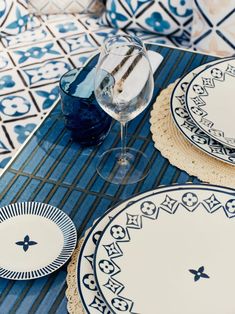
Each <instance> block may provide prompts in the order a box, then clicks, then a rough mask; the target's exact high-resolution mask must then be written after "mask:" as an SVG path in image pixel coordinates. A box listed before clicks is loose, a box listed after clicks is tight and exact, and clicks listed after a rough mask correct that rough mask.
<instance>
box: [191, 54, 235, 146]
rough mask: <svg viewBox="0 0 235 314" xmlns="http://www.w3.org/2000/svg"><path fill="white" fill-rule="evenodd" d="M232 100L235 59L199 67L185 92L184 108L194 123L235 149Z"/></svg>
mask: <svg viewBox="0 0 235 314" xmlns="http://www.w3.org/2000/svg"><path fill="white" fill-rule="evenodd" d="M234 99H235V58H233V59H229V60H228V59H225V60H223V61H221V62H219V63H216V64H215V65H212V66H211V67H209V68H206V69H205V70H202V71H201V72H200V73H199V74H197V75H196V76H195V77H194V79H193V80H192V81H191V82H190V85H189V87H188V89H187V92H186V107H187V109H188V112H189V114H190V116H191V118H192V119H193V121H194V123H195V124H196V125H197V126H198V127H199V128H200V129H201V130H202V131H203V132H204V133H206V134H207V135H208V136H209V137H211V138H213V139H215V140H216V141H218V142H220V143H222V144H223V145H226V146H228V147H230V148H235V123H234V117H235V106H234Z"/></svg>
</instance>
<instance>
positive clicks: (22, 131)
mask: <svg viewBox="0 0 235 314" xmlns="http://www.w3.org/2000/svg"><path fill="white" fill-rule="evenodd" d="M36 126H37V125H36V124H34V123H28V124H26V125H15V126H14V131H15V133H16V134H18V136H17V140H18V142H19V143H21V144H22V143H24V141H25V140H26V138H27V137H28V136H29V135H30V134H31V133H32V131H33V130H34V129H35V127H36Z"/></svg>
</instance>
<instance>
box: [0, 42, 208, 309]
mask: <svg viewBox="0 0 235 314" xmlns="http://www.w3.org/2000/svg"><path fill="white" fill-rule="evenodd" d="M155 49H156V51H158V52H160V53H161V54H162V55H163V56H164V61H163V62H162V64H161V65H160V67H159V69H158V71H157V72H156V74H155V91H154V96H153V100H155V99H156V96H157V95H158V94H159V92H160V91H161V90H162V89H163V88H165V87H166V86H168V85H169V84H170V83H172V82H174V81H175V80H176V79H177V78H179V77H180V76H182V75H183V74H185V73H187V72H188V71H190V70H192V69H193V68H195V67H197V66H198V65H200V64H203V63H205V62H208V61H211V60H213V59H214V58H213V57H209V56H204V55H200V54H195V53H192V52H186V51H181V50H177V49H170V48H166V47H158V46H155ZM151 107H152V106H151V105H150V106H149V107H148V109H147V110H145V111H144V112H143V113H142V114H141V115H140V116H139V117H137V118H136V119H134V120H133V121H132V122H130V124H129V130H128V132H129V135H130V137H129V142H128V144H129V145H130V146H131V147H134V148H137V149H141V150H142V151H143V152H145V154H147V156H148V157H149V162H150V167H151V170H150V174H149V175H148V176H147V178H146V179H145V180H144V181H142V182H139V183H137V184H133V185H130V186H118V185H113V184H110V183H108V182H105V181H104V180H102V179H101V178H100V177H99V176H98V175H97V174H96V171H95V167H96V162H97V157H98V155H99V154H100V153H101V152H103V151H104V150H106V149H108V148H111V147H116V146H117V145H118V144H119V139H120V134H119V125H118V124H117V123H115V124H114V125H113V127H112V129H111V131H110V134H109V135H108V137H107V138H106V140H105V141H104V143H103V144H102V145H101V146H99V147H93V148H85V149H84V148H83V149H82V148H81V147H80V146H79V145H78V144H76V143H74V142H72V141H71V140H70V134H69V133H68V131H67V130H66V129H65V128H64V123H63V118H62V115H61V111H60V106H57V107H56V108H55V109H54V110H53V112H52V113H51V114H50V115H49V117H48V118H47V119H46V120H45V121H44V122H43V124H42V125H41V126H40V128H39V129H38V130H37V131H36V132H35V133H34V135H33V136H32V137H31V139H30V140H29V141H28V143H27V144H26V145H25V147H24V148H23V150H22V151H21V152H20V153H19V154H18V156H17V157H16V158H15V159H14V161H13V162H12V164H11V165H10V166H9V168H8V169H7V171H5V173H4V174H3V175H2V176H1V178H0V206H4V205H7V204H9V203H13V202H20V201H33V200H34V201H38V202H44V203H49V204H51V205H54V206H57V207H59V208H60V209H62V210H64V211H65V212H66V213H67V214H68V215H69V216H70V217H71V218H72V219H73V221H74V223H75V225H76V227H77V230H78V238H80V237H81V236H82V235H83V234H84V232H85V230H87V228H89V227H90V226H91V225H92V223H93V221H94V220H95V219H96V218H98V217H100V216H101V215H102V213H104V212H105V211H106V210H107V209H108V208H109V207H110V206H112V205H114V204H116V203H118V202H119V201H120V200H122V199H125V198H127V197H129V196H131V195H134V194H137V193H139V192H144V191H147V190H149V189H151V188H156V187H157V186H159V185H162V184H174V183H185V182H195V183H196V182H197V183H198V180H197V179H196V178H194V177H190V176H189V175H188V174H187V173H185V172H183V171H181V170H179V169H177V168H176V167H174V166H172V165H171V164H169V162H168V160H167V159H165V158H163V157H162V156H161V154H160V152H159V151H158V150H156V149H155V148H154V145H153V141H152V137H151V133H150V124H149V113H150V110H151ZM66 267H67V265H64V267H62V268H61V269H60V270H59V271H57V272H55V273H53V274H52V275H50V276H46V277H44V278H41V279H37V280H32V281H21V282H14V281H9V280H5V279H0V313H23V314H25V313H66V312H67V310H66V306H67V300H66V296H65V290H66Z"/></svg>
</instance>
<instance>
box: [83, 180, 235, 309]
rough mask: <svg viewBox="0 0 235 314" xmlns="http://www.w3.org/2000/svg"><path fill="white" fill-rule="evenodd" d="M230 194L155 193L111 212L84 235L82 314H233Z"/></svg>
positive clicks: (185, 188) (181, 189) (234, 207)
mask: <svg viewBox="0 0 235 314" xmlns="http://www.w3.org/2000/svg"><path fill="white" fill-rule="evenodd" d="M234 238H235V192H234V190H231V189H227V188H222V187H217V186H212V185H178V186H171V187H162V188H159V189H157V190H153V191H149V192H147V193H145V194H141V195H138V196H135V197H133V198H131V199H129V200H127V201H125V202H123V203H121V204H119V205H118V206H116V207H114V208H112V209H110V210H109V211H108V212H106V214H105V215H104V216H103V217H101V218H100V219H99V220H98V221H97V222H96V223H95V224H94V226H93V227H92V229H91V230H90V232H89V233H88V234H87V235H86V238H85V241H84V243H83V246H82V249H81V251H80V254H79V257H78V261H77V285H78V291H79V294H80V298H81V300H82V303H83V306H84V309H85V312H86V313H91V314H97V313H105V314H108V313H118V314H119V313H133V314H134V313H136V314H137V313H141V314H150V313H151V314H152V313H156V314H157V313H161V314H189V313H190V314H198V313H201V314H212V313H213V314H221V313H235V302H234V282H235V268H234V265H235V252H234V250H233V247H232V243H233V242H231V241H233V239H234Z"/></svg>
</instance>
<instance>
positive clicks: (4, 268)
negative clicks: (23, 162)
mask: <svg viewBox="0 0 235 314" xmlns="http://www.w3.org/2000/svg"><path fill="white" fill-rule="evenodd" d="M76 240H77V233H76V228H75V226H74V224H73V222H72V220H71V219H70V218H69V217H68V216H67V215H66V214H65V213H64V212H62V211H61V210H59V209H58V208H56V207H53V206H51V205H47V204H42V203H36V202H27V203H26V202H25V203H16V204H11V205H9V206H5V207H2V208H0V249H1V252H3V254H0V277H3V278H8V279H14V280H26V279H35V278H39V277H42V276H45V275H48V274H50V273H52V272H53V271H55V270H57V269H58V268H60V267H61V266H62V265H63V264H64V263H65V262H66V261H67V260H68V258H69V257H70V256H71V254H72V252H73V250H74V248H75V246H76ZM4 252H5V253H4Z"/></svg>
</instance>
